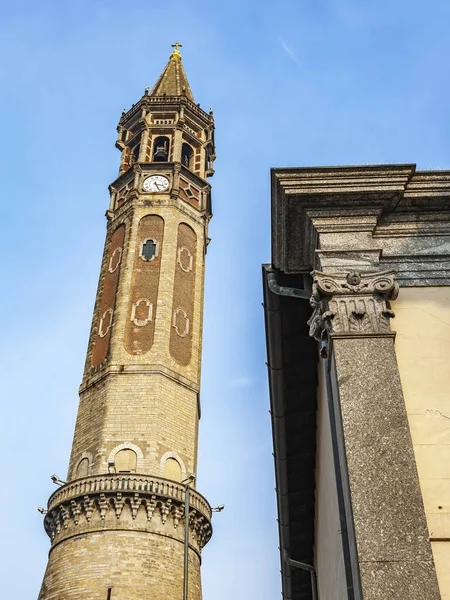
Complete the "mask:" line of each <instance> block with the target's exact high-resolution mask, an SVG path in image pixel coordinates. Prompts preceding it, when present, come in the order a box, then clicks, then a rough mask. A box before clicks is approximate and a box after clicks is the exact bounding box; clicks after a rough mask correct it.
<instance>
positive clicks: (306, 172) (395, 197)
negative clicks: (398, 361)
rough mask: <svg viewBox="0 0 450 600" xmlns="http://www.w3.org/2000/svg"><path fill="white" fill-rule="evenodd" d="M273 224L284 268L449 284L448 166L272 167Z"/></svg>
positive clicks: (277, 258)
mask: <svg viewBox="0 0 450 600" xmlns="http://www.w3.org/2000/svg"><path fill="white" fill-rule="evenodd" d="M272 223H273V237H272V264H273V265H274V266H275V267H277V268H279V269H280V270H282V271H284V272H285V273H300V272H309V271H310V270H311V269H321V270H323V271H326V272H329V273H335V274H341V275H344V274H345V273H346V272H347V271H348V270H349V269H352V268H356V269H359V270H372V271H375V270H378V269H379V270H380V271H382V270H385V269H395V270H396V271H397V272H398V280H399V282H400V284H401V285H426V284H428V285H430V284H433V285H449V284H450V262H449V256H450V171H416V169H415V165H377V166H359V167H316V168H291V169H273V170H272ZM412 265H414V268H412Z"/></svg>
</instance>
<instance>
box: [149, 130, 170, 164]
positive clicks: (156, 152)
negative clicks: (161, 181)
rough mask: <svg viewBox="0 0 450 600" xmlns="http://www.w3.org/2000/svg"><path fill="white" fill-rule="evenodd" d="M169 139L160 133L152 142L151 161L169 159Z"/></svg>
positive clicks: (165, 160)
mask: <svg viewBox="0 0 450 600" xmlns="http://www.w3.org/2000/svg"><path fill="white" fill-rule="evenodd" d="M169 147H170V140H169V138H168V137H166V136H165V135H160V136H159V137H157V138H156V139H155V141H154V142H153V162H167V161H168V160H169Z"/></svg>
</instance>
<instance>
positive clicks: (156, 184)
mask: <svg viewBox="0 0 450 600" xmlns="http://www.w3.org/2000/svg"><path fill="white" fill-rule="evenodd" d="M153 183H154V184H155V186H156V189H157V190H158V192H159V190H160V188H159V185H158V183H157V182H156V181H154V182H153Z"/></svg>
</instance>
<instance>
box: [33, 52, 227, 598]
mask: <svg viewBox="0 0 450 600" xmlns="http://www.w3.org/2000/svg"><path fill="white" fill-rule="evenodd" d="M174 46H175V49H174V51H173V52H172V55H171V56H170V60H169V62H168V64H167V66H166V68H165V69H164V71H163V72H162V74H161V76H160V77H159V79H158V81H157V82H156V84H155V86H154V87H153V89H152V90H151V91H149V90H148V88H147V89H146V90H145V93H144V95H143V97H142V98H141V99H140V100H139V101H138V102H137V104H134V105H133V106H132V107H131V109H130V110H128V111H124V112H123V113H122V116H121V118H120V121H119V125H118V128H117V131H118V138H117V141H116V147H117V148H118V149H119V150H120V152H121V160H120V169H119V175H118V177H117V179H116V180H115V181H114V182H113V183H112V184H111V185H110V186H109V191H110V204H109V208H108V210H107V213H106V217H107V231H106V243H105V250H104V255H103V260H102V265H101V272H100V280H99V285H98V291H97V298H96V302H95V309H94V316H93V321H92V328H91V333H90V337H89V345H88V351H87V358H86V365H85V369H84V374H83V380H82V383H81V386H80V390H79V392H80V404H79V410H78V417H77V422H76V427H75V434H74V440H73V446H72V453H71V457H70V464H69V470H68V475H67V482H66V483H65V484H64V485H62V486H61V487H60V488H59V489H57V490H56V492H55V493H54V494H53V495H52V496H51V497H50V499H49V502H48V512H47V514H46V516H45V521H44V525H45V529H46V532H47V533H48V535H49V537H50V539H51V550H50V555H49V562H48V566H47V570H46V573H45V576H44V581H43V584H42V588H41V592H40V595H39V600H86V599H87V598H89V600H92V599H97V598H98V599H101V600H144V599H145V600H148V599H149V598H151V599H152V600H182V598H183V586H184V582H185V579H184V572H185V570H186V569H185V565H184V558H185V533H186V534H187V538H188V552H187V556H188V573H189V580H188V581H189V588H188V599H189V600H201V597H202V593H201V582H200V562H201V559H200V555H201V551H202V548H203V547H204V545H205V544H206V543H207V542H208V540H209V539H210V537H211V533H212V530H211V508H210V506H209V504H208V502H207V501H206V500H205V498H204V497H203V496H201V495H200V494H199V493H198V492H197V491H196V490H195V489H194V488H195V483H193V484H192V485H191V489H190V501H189V504H188V509H189V517H188V522H189V527H188V528H186V531H185V524H186V521H185V516H184V514H185V508H186V507H185V492H186V483H183V481H185V479H186V478H187V477H188V476H189V475H191V474H195V473H196V468H197V433H198V420H199V418H200V405H199V386H200V361H201V348H202V315H203V285H204V264H205V263H204V260H205V254H206V247H207V244H208V241H209V239H208V222H209V219H210V218H211V187H210V185H209V183H208V182H207V178H208V177H210V176H212V175H213V173H214V170H213V162H214V158H215V149H214V120H213V115H212V111H210V112H209V113H206V112H204V111H203V110H202V109H201V108H200V106H199V105H198V104H196V103H195V102H194V97H193V95H192V92H191V89H190V86H189V83H188V80H187V77H186V74H185V71H184V69H183V65H182V60H181V54H180V51H179V46H180V44H178V43H176V44H175V45H174Z"/></svg>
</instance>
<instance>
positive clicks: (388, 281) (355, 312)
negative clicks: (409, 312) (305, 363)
mask: <svg viewBox="0 0 450 600" xmlns="http://www.w3.org/2000/svg"><path fill="white" fill-rule="evenodd" d="M312 276H313V286H312V296H311V300H310V304H311V306H312V307H313V309H314V311H313V314H312V316H311V318H310V319H309V321H308V325H309V333H310V335H311V336H312V337H314V338H315V339H316V340H319V341H322V340H325V339H327V338H328V335H329V334H333V333H343V334H352V335H355V334H356V335H370V334H380V333H389V332H390V324H389V321H390V319H391V318H392V317H394V313H393V312H392V310H391V307H390V304H389V301H390V300H395V299H396V298H397V296H398V291H399V286H398V283H397V280H396V273H395V271H383V272H380V273H360V272H359V271H350V272H349V273H348V274H347V275H346V276H345V277H334V276H332V275H328V274H325V273H322V272H321V271H313V272H312Z"/></svg>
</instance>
